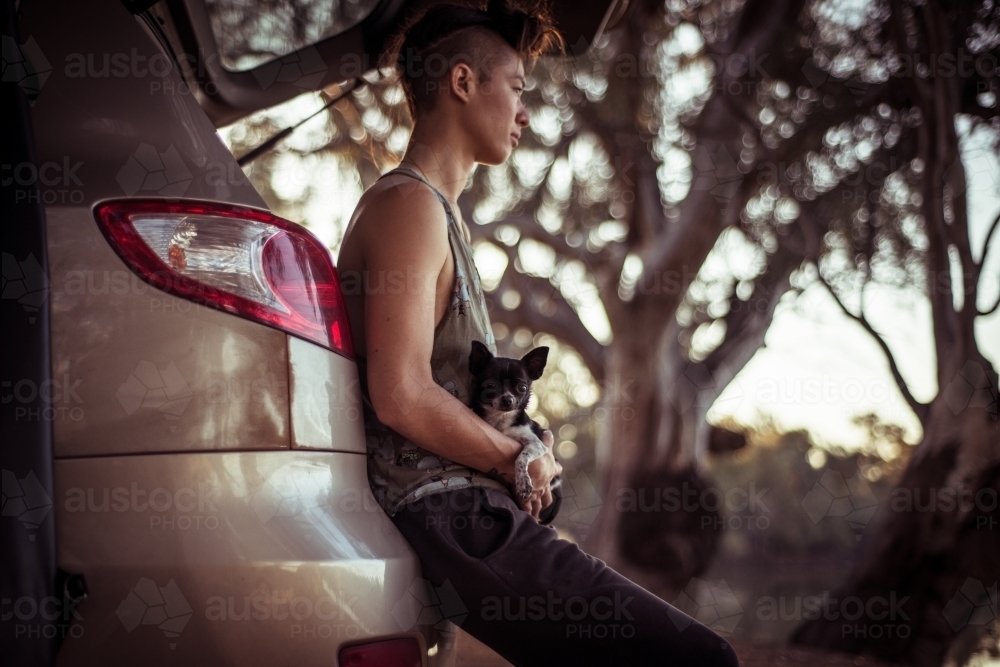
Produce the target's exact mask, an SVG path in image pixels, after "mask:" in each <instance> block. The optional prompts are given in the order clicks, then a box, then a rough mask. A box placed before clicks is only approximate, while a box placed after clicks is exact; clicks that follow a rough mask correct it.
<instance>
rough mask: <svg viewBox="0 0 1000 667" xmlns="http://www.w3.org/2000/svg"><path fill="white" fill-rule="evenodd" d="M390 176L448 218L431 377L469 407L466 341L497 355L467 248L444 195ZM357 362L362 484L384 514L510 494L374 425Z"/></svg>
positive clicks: (362, 366) (362, 362) (361, 363)
mask: <svg viewBox="0 0 1000 667" xmlns="http://www.w3.org/2000/svg"><path fill="white" fill-rule="evenodd" d="M394 172H395V173H403V174H406V175H407V176H411V177H413V178H416V179H417V180H419V181H422V182H423V183H425V184H426V185H427V186H428V187H429V188H431V190H433V191H434V194H435V195H437V198H438V199H439V200H440V201H441V203H442V204H443V205H444V209H445V214H446V216H447V219H448V223H447V224H448V243H449V244H450V246H451V253H452V256H453V257H454V259H455V283H454V287H453V289H452V294H451V300H450V303H449V306H448V310H447V311H446V312H445V314H444V317H443V318H442V320H441V322H440V323H439V324H438V325H437V328H436V329H435V331H434V347H433V351H432V353H431V373H432V377H433V379H434V382H435V383H437V384H438V385H439V386H441V387H443V388H444V389H445V390H446V391H448V392H449V393H451V395H452V396H454V397H455V398H457V399H459V400H460V401H462V402H463V403H464V404H465V405H469V395H470V393H471V385H472V375H471V373H470V372H469V353H470V352H471V351H472V341H474V340H478V341H480V342H481V343H483V344H485V345H486V346H487V347H488V348H489V350H490V352H492V353H493V354H494V355H495V354H497V347H496V340H495V339H494V337H493V327H492V325H491V324H490V316H489V312H488V311H487V308H486V299H485V297H484V296H483V288H482V284H481V282H480V277H479V271H478V270H477V269H476V263H475V261H474V260H473V257H472V249H471V248H470V247H469V244H468V242H467V241H466V240H465V235H464V234H463V233H462V230H461V229H460V228H459V226H458V223H457V222H456V221H455V217H454V215H453V212H452V209H451V205H450V204H449V203H448V200H447V199H446V198H445V197H444V195H442V194H441V193H440V192H438V190H437V189H436V188H435V187H434V186H433V185H431V184H430V183H428V182H427V180H426V179H424V178H423V176H421V175H419V174H418V173H416V172H415V171H412V170H410V169H407V168H405V167H397V168H396V169H394V170H392V171H389V172H387V173H385V174H383V175H382V177H381V178H385V177H386V176H388V175H389V174H392V173H394ZM357 361H358V374H359V376H360V380H361V394H362V408H363V413H364V422H365V441H366V451H367V456H368V483H369V486H370V487H371V490H372V494H373V495H374V496H375V499H376V500H377V501H378V503H379V505H380V506H381V507H382V509H383V510H385V512H386V514H388V515H389V516H393V515H394V514H395V513H396V512H397V511H399V508H400V507H402V506H403V505H405V504H407V503H411V502H414V501H417V500H419V499H421V498H423V497H425V496H428V495H431V494H434V493H442V492H444V491H451V490H454V489H459V488H463V487H469V486H483V487H489V488H494V489H499V490H501V491H503V492H505V493H508V494H509V493H510V491H509V490H508V488H507V486H506V485H505V484H504V483H503V482H500V481H499V480H497V479H495V478H494V477H491V476H489V475H487V474H486V473H484V472H481V471H479V470H475V469H473V468H469V467H468V466H464V465H460V464H458V463H455V462H454V461H451V460H449V459H446V458H444V457H443V456H438V455H437V454H434V453H432V452H430V451H427V450H426V449H424V448H423V447H420V446H419V445H417V444H416V443H415V442H412V441H410V440H409V439H407V438H406V437H404V436H403V435H401V434H399V433H397V432H396V431H394V430H392V429H391V428H389V427H388V426H386V425H385V424H383V423H382V422H380V421H379V419H378V417H377V416H376V414H375V410H374V408H373V407H372V403H371V399H370V394H369V392H368V369H367V359H366V358H365V357H364V356H363V355H358V357H357ZM442 431H444V429H442ZM445 437H446V436H445Z"/></svg>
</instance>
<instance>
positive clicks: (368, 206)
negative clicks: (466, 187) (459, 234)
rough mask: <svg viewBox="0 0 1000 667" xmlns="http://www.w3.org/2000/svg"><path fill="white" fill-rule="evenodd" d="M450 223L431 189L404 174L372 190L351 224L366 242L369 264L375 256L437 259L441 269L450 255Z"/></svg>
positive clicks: (377, 185) (367, 193) (364, 196)
mask: <svg viewBox="0 0 1000 667" xmlns="http://www.w3.org/2000/svg"><path fill="white" fill-rule="evenodd" d="M447 224H448V223H447V217H446V214H445V211H444V206H443V205H442V204H441V201H440V200H439V199H438V198H437V196H436V195H435V194H434V192H433V191H432V190H431V189H430V187H428V186H427V185H426V184H424V183H421V182H420V181H417V180H416V179H413V178H410V177H407V176H403V175H390V176H387V177H386V178H383V179H382V180H380V181H379V182H378V183H376V184H375V185H374V186H372V187H371V188H369V189H368V190H367V191H366V192H365V193H364V195H363V196H362V197H361V201H360V202H359V203H358V210H357V213H356V215H355V219H354V220H353V221H352V222H351V226H352V227H354V226H356V227H357V228H358V229H357V231H358V232H360V234H361V237H362V238H363V239H364V241H363V243H362V244H363V246H364V248H363V253H364V255H365V258H366V260H368V261H366V264H367V263H370V261H371V260H372V259H374V257H373V255H382V256H383V257H385V256H386V255H388V256H389V257H398V256H401V255H403V256H407V257H411V258H412V259H413V260H416V261H419V260H420V258H421V256H423V258H424V259H425V260H427V259H430V258H435V257H436V258H439V260H440V261H438V262H437V264H438V265H439V266H443V264H444V261H445V259H446V257H447V254H448V228H447ZM376 261H377V260H376Z"/></svg>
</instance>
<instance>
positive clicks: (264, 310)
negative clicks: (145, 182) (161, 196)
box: [95, 199, 354, 359]
mask: <svg viewBox="0 0 1000 667" xmlns="http://www.w3.org/2000/svg"><path fill="white" fill-rule="evenodd" d="M95 215H96V216H97V221H98V223H99V225H100V227H101V231H102V232H104V235H105V237H106V238H107V239H108V242H109V243H111V246H112V247H113V248H114V249H115V252H117V253H118V255H119V256H120V257H121V258H122V259H123V260H124V261H125V263H126V264H128V266H129V267H130V268H131V269H132V270H133V271H135V272H136V273H137V274H138V275H139V276H140V277H142V278H143V279H144V280H145V281H146V282H148V283H150V284H151V285H153V286H155V287H158V288H160V289H162V290H164V291H166V292H170V293H171V294H175V295H177V296H180V297H183V298H185V299H190V300H192V301H195V302H197V303H200V304H203V305H205V306H209V307H211V308H217V309H219V310H224V311H226V312H227V313H232V314H234V315H239V316H240V317H245V318H246V319H249V320H253V321H255V322H260V323H262V324H266V325H268V326H272V327H274V328H276V329H281V330H282V331H285V332H288V333H290V334H292V335H295V336H298V337H300V338H304V339H305V340H308V341H312V342H314V343H318V344H320V345H322V346H324V347H327V348H329V349H331V350H333V351H334V352H338V353H340V354H342V355H344V356H346V357H349V358H352V359H353V358H354V346H353V344H352V342H351V330H350V326H349V324H348V320H347V310H346V308H345V306H344V300H343V296H342V295H341V292H340V280H339V279H338V277H337V270H336V268H334V266H333V260H332V258H331V256H330V252H329V251H328V250H327V249H326V248H325V247H324V246H323V244H322V243H320V242H319V240H318V239H317V238H316V237H315V236H313V235H312V234H310V233H309V232H308V231H306V229H305V228H303V227H300V226H299V225H296V224H295V223H293V222H289V221H287V220H282V219H281V218H278V217H276V216H273V215H271V214H270V213H266V212H264V211H258V210H255V209H250V208H244V207H241V206H231V205H228V204H214V203H203V202H164V201H157V200H135V199H127V200H119V201H111V202H106V203H104V204H100V205H98V206H97V208H96V209H95Z"/></svg>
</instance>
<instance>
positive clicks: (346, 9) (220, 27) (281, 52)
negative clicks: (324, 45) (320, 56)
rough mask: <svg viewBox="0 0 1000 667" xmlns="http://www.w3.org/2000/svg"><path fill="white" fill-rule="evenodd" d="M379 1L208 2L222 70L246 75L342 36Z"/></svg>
mask: <svg viewBox="0 0 1000 667" xmlns="http://www.w3.org/2000/svg"><path fill="white" fill-rule="evenodd" d="M378 3H379V0H205V8H206V9H207V10H208V15H209V18H210V20H211V24H212V32H213V34H214V36H215V41H216V43H217V44H218V46H219V55H220V56H221V62H222V66H223V67H225V68H226V69H227V70H229V71H232V72H243V71H246V70H249V69H252V68H254V67H256V66H258V65H261V64H263V63H265V62H268V61H270V60H274V59H275V58H280V57H282V56H285V55H288V54H289V53H291V52H293V51H297V50H298V49H301V48H303V47H305V46H309V45H312V44H315V43H316V42H319V41H320V40H323V39H326V38H328V37H332V36H334V35H338V34H340V33H342V32H344V31H345V30H348V29H350V28H352V27H354V26H356V25H357V24H359V23H361V21H363V20H364V19H365V17H367V16H368V15H369V14H370V13H371V12H372V10H373V9H375V7H376V5H378Z"/></svg>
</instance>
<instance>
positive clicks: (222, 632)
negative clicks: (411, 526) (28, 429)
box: [54, 450, 423, 665]
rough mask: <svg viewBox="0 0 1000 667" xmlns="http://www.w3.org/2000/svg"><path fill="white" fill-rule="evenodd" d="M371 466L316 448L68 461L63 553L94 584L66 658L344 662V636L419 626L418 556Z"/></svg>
mask: <svg viewBox="0 0 1000 667" xmlns="http://www.w3.org/2000/svg"><path fill="white" fill-rule="evenodd" d="M365 464H366V462H365V457H364V456H363V455H358V454H349V453H341V452H310V451H301V450H299V451H295V450H291V451H288V450H286V451H276V452H231V453H184V454H159V455H135V456H118V457H97V458H80V459H61V460H58V461H57V462H56V470H55V482H56V485H55V488H56V497H55V498H54V504H55V515H56V529H57V534H58V540H57V542H58V544H59V563H60V566H61V567H62V568H63V569H66V570H68V571H70V572H81V573H83V574H84V576H85V577H86V581H87V585H88V588H89V590H90V595H89V597H88V598H87V599H86V600H85V601H84V602H83V603H82V604H81V605H80V606H79V607H78V608H77V610H76V612H75V616H74V619H73V624H72V625H71V626H70V627H69V629H68V630H67V632H66V634H67V638H66V641H65V643H64V644H63V646H62V649H61V650H60V653H59V659H60V664H74V665H76V664H88V663H89V662H91V661H93V662H95V663H96V662H100V664H102V665H106V664H140V663H141V664H144V665H151V664H167V663H170V664H177V663H181V662H187V663H188V664H192V663H191V661H194V662H195V663H197V664H204V663H207V662H216V661H218V662H219V663H220V664H241V665H244V664H256V663H257V662H261V663H264V662H266V663H268V664H274V663H275V660H276V659H280V662H281V663H283V664H296V665H309V664H324V665H331V664H334V656H335V655H336V654H337V649H338V648H339V647H340V646H342V645H344V644H349V643H356V642H358V641H364V640H365V639H368V638H382V637H389V636H406V635H410V636H419V634H418V633H417V627H416V626H415V624H414V622H413V621H414V620H415V619H412V618H411V617H412V614H407V613H405V610H406V609H407V608H408V607H407V602H408V601H409V600H408V596H409V593H408V590H409V589H411V588H412V587H413V585H414V583H415V582H418V581H419V577H420V571H419V565H418V561H417V559H416V557H415V555H414V554H413V551H412V550H411V549H410V547H409V545H408V544H407V543H406V541H405V540H404V539H403V537H402V536H401V535H400V534H399V532H398V531H397V530H396V528H395V526H393V525H392V522H391V521H390V520H389V518H388V517H387V516H386V515H385V513H384V512H382V510H381V509H380V508H379V507H378V506H377V504H376V503H375V499H374V497H373V496H372V495H371V492H370V490H369V489H368V485H367V477H366V474H365ZM394 610H399V613H393V611H394ZM404 626H406V627H404ZM421 641H422V642H423V640H421Z"/></svg>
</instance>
